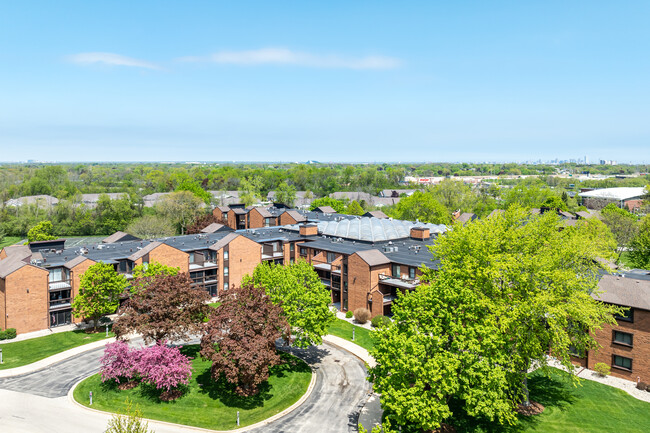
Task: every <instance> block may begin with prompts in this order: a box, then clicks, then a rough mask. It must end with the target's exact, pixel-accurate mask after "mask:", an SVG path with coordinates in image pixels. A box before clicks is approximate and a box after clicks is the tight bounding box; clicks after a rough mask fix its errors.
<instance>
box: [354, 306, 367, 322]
mask: <svg viewBox="0 0 650 433" xmlns="http://www.w3.org/2000/svg"><path fill="white" fill-rule="evenodd" d="M369 319H370V311H368V309H367V308H357V309H356V310H354V320H356V321H357V322H358V323H361V324H362V325H363V324H364V323H366V322H367V321H368V320H369Z"/></svg>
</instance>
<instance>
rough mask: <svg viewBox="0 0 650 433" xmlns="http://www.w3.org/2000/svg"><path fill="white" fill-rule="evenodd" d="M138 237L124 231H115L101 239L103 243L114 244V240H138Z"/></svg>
mask: <svg viewBox="0 0 650 433" xmlns="http://www.w3.org/2000/svg"><path fill="white" fill-rule="evenodd" d="M139 240H140V238H138V237H136V236H133V235H130V234H128V233H125V232H120V231H117V232H115V233H113V234H112V235H110V236H109V237H107V238H104V239H102V243H103V244H114V243H115V242H121V241H139Z"/></svg>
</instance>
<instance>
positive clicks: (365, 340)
mask: <svg viewBox="0 0 650 433" xmlns="http://www.w3.org/2000/svg"><path fill="white" fill-rule="evenodd" d="M353 328H354V329H355V331H354V341H352V329H353ZM372 332H373V331H369V330H367V329H366V328H362V327H360V326H355V325H352V324H351V323H350V322H347V321H345V320H342V319H336V321H335V322H334V323H332V324H331V325H330V327H329V330H328V333H329V334H332V335H336V336H337V337H341V338H343V339H346V340H348V341H352V342H353V343H355V344H358V345H359V346H361V347H363V348H365V349H367V350H370V349H371V348H372V347H373V346H374V345H375V343H374V342H373V340H372Z"/></svg>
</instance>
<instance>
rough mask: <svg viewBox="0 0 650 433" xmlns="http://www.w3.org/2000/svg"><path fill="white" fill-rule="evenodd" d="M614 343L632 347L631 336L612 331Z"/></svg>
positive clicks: (627, 333)
mask: <svg viewBox="0 0 650 433" xmlns="http://www.w3.org/2000/svg"><path fill="white" fill-rule="evenodd" d="M614 343H617V344H624V345H626V346H632V334H630V333H629V332H621V331H614Z"/></svg>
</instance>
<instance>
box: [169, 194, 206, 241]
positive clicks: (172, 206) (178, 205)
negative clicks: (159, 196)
mask: <svg viewBox="0 0 650 433" xmlns="http://www.w3.org/2000/svg"><path fill="white" fill-rule="evenodd" d="M203 205H204V203H203V201H201V199H200V198H199V197H197V196H196V195H195V194H194V193H192V192H190V191H178V192H173V193H171V194H169V195H167V196H165V198H164V199H163V200H162V201H161V203H160V204H159V205H158V211H159V212H160V213H161V214H162V215H163V216H165V217H166V218H167V219H168V220H169V221H172V222H173V223H174V224H176V225H177V226H178V227H179V228H180V231H181V234H185V229H186V228H187V226H188V225H190V224H191V223H192V222H193V221H194V220H195V219H196V217H197V216H198V215H200V214H201V212H202V210H201V208H202V206H203Z"/></svg>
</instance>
